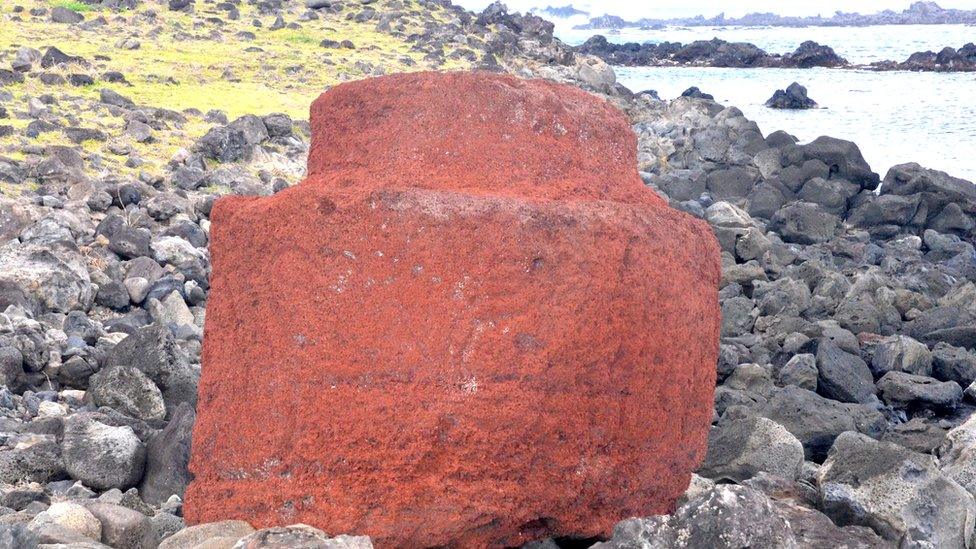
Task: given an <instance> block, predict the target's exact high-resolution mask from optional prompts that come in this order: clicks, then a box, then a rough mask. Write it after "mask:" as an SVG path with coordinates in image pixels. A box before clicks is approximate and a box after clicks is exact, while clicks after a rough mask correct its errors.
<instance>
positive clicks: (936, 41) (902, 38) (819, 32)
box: [558, 25, 976, 181]
mask: <svg viewBox="0 0 976 549" xmlns="http://www.w3.org/2000/svg"><path fill="white" fill-rule="evenodd" d="M558 33H559V34H560V38H562V39H564V40H566V41H568V42H569V43H581V42H582V41H585V40H586V38H588V37H589V36H590V35H591V34H592V31H570V30H567V29H566V28H565V27H561V29H560V30H559V31H558ZM714 36H718V37H719V38H722V39H725V40H730V41H733V40H734V41H746V42H752V43H754V44H756V45H757V46H759V47H761V48H763V49H765V50H767V51H772V52H786V51H792V50H794V49H795V48H796V47H797V46H798V45H799V44H800V43H801V42H803V41H804V40H816V41H818V42H820V43H821V44H828V45H830V46H831V47H833V48H834V49H835V50H836V51H837V53H839V54H840V55H842V56H844V57H846V58H847V59H848V60H850V61H852V62H855V63H868V62H871V61H877V60H881V59H896V60H903V59H906V58H907V57H908V56H909V55H910V54H911V53H913V52H915V51H920V50H933V51H938V50H939V49H941V48H942V47H944V46H947V45H951V46H953V47H959V46H962V45H963V44H965V43H966V42H976V27H967V26H964V25H904V26H876V27H859V28H842V27H820V28H799V29H791V28H769V27H763V28H712V27H704V28H675V29H665V30H660V31H639V30H637V29H629V30H625V31H622V32H621V34H620V35H617V36H610V37H609V38H610V39H611V40H612V41H615V42H624V41H636V42H643V41H660V40H669V41H678V42H682V43H686V42H689V41H692V40H697V39H710V38H712V37H714ZM617 76H618V79H619V80H620V82H621V83H622V84H623V85H625V86H627V87H628V88H630V89H631V90H634V91H642V90H648V89H652V90H656V91H657V92H658V93H659V94H660V96H661V97H662V98H674V97H677V96H678V95H680V94H681V92H682V91H684V90H686V89H687V88H689V87H691V86H698V87H699V88H701V89H702V91H704V92H706V93H710V94H712V95H714V96H715V99H716V100H717V101H719V102H721V103H723V104H726V105H734V106H736V107H739V108H740V109H742V111H743V112H744V113H745V114H746V116H747V117H748V118H750V119H752V120H755V121H756V122H757V123H758V124H759V126H760V128H761V129H762V130H763V132H764V133H766V134H768V133H770V132H773V131H775V130H785V131H788V132H790V133H791V134H793V135H795V136H797V137H798V138H800V140H801V141H804V142H806V141H810V140H812V139H816V138H817V137H819V136H821V135H830V136H833V137H838V138H841V139H847V140H850V141H854V142H855V143H857V144H858V146H859V147H860V148H861V152H862V153H863V154H864V157H865V158H866V159H867V161H868V163H870V164H871V167H872V168H874V170H875V171H877V172H878V173H880V174H881V176H882V177H884V175H885V173H887V171H888V169H889V168H890V167H891V166H894V165H896V164H902V163H905V162H918V163H919V164H921V165H923V166H925V167H928V168H933V169H937V170H942V171H945V172H948V173H949V174H951V175H954V176H956V177H962V178H964V179H968V180H970V181H976V73H917V72H905V71H894V72H873V71H865V70H850V69H819V68H818V69H806V70H796V69H720V68H694V67H667V68H655V67H646V68H645V67H633V68H631V67H617ZM794 81H796V82H799V83H800V84H802V85H804V86H806V87H807V90H808V91H809V94H810V97H811V98H812V99H814V100H815V101H817V102H818V103H819V104H820V106H821V108H820V109H815V110H807V111H781V110H775V109H768V108H766V107H764V106H763V104H764V103H765V102H766V100H767V99H769V97H770V96H772V94H773V92H774V91H775V90H777V89H782V88H785V87H786V86H788V85H789V84H790V83H791V82H794Z"/></svg>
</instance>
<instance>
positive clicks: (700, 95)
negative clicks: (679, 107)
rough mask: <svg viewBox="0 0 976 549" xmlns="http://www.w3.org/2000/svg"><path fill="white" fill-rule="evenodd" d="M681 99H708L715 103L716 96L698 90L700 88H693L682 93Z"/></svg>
mask: <svg viewBox="0 0 976 549" xmlns="http://www.w3.org/2000/svg"><path fill="white" fill-rule="evenodd" d="M681 97H691V98H693V99H707V100H709V101H714V100H715V96H714V95H712V94H710V93H705V92H703V91H701V90H700V89H698V86H692V87H690V88H688V89H687V90H685V91H683V92H681Z"/></svg>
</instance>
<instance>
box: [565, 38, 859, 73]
mask: <svg viewBox="0 0 976 549" xmlns="http://www.w3.org/2000/svg"><path fill="white" fill-rule="evenodd" d="M578 51H579V53H583V54H587V55H595V56H597V57H599V58H601V59H603V60H604V61H606V62H607V63H609V64H611V65H623V66H644V67H657V66H673V65H690V66H696V67H728V68H752V67H787V68H804V69H805V68H809V67H841V66H846V65H847V60H846V59H844V58H843V57H840V56H839V55H837V54H836V53H835V52H834V50H833V49H832V48H830V47H829V46H821V45H820V44H817V43H816V42H811V41H808V42H804V43H803V44H801V45H800V47H799V48H797V49H796V51H794V52H793V53H788V54H786V55H776V54H771V53H768V52H766V51H763V50H762V49H760V48H759V47H757V46H756V45H754V44H750V43H748V42H727V41H725V40H720V39H718V38H713V39H711V40H697V41H695V42H691V43H689V44H684V45H683V44H679V43H676V42H661V43H659V44H652V43H650V42H645V43H643V44H638V43H636V42H628V43H626V44H614V43H611V42H610V41H609V40H607V38H606V37H605V36H602V35H595V36H593V37H591V38H590V39H589V40H587V41H586V42H584V43H583V45H581V46H580V47H579V48H578Z"/></svg>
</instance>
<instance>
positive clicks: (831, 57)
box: [783, 40, 848, 69]
mask: <svg viewBox="0 0 976 549" xmlns="http://www.w3.org/2000/svg"><path fill="white" fill-rule="evenodd" d="M783 64H784V66H791V67H796V68H798V69H808V68H810V67H842V66H845V65H847V64H848V63H847V59H844V58H843V57H841V56H839V55H837V52H835V51H834V49H833V48H831V47H830V46H822V45H820V44H818V43H816V42H814V41H812V40H807V41H806V42H804V43H802V44H800V47H798V48H796V51H794V52H793V53H791V54H788V55H785V56H784V57H783Z"/></svg>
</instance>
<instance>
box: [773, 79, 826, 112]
mask: <svg viewBox="0 0 976 549" xmlns="http://www.w3.org/2000/svg"><path fill="white" fill-rule="evenodd" d="M766 106H767V107H769V108H771V109H795V110H799V109H815V108H817V102H816V101H814V100H813V99H810V97H808V96H807V89H806V88H805V87H804V86H801V85H800V84H798V83H796V82H793V83H792V84H790V85H789V86H787V88H786V89H785V90H776V93H774V94H773V96H772V97H770V98H769V101H766Z"/></svg>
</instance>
